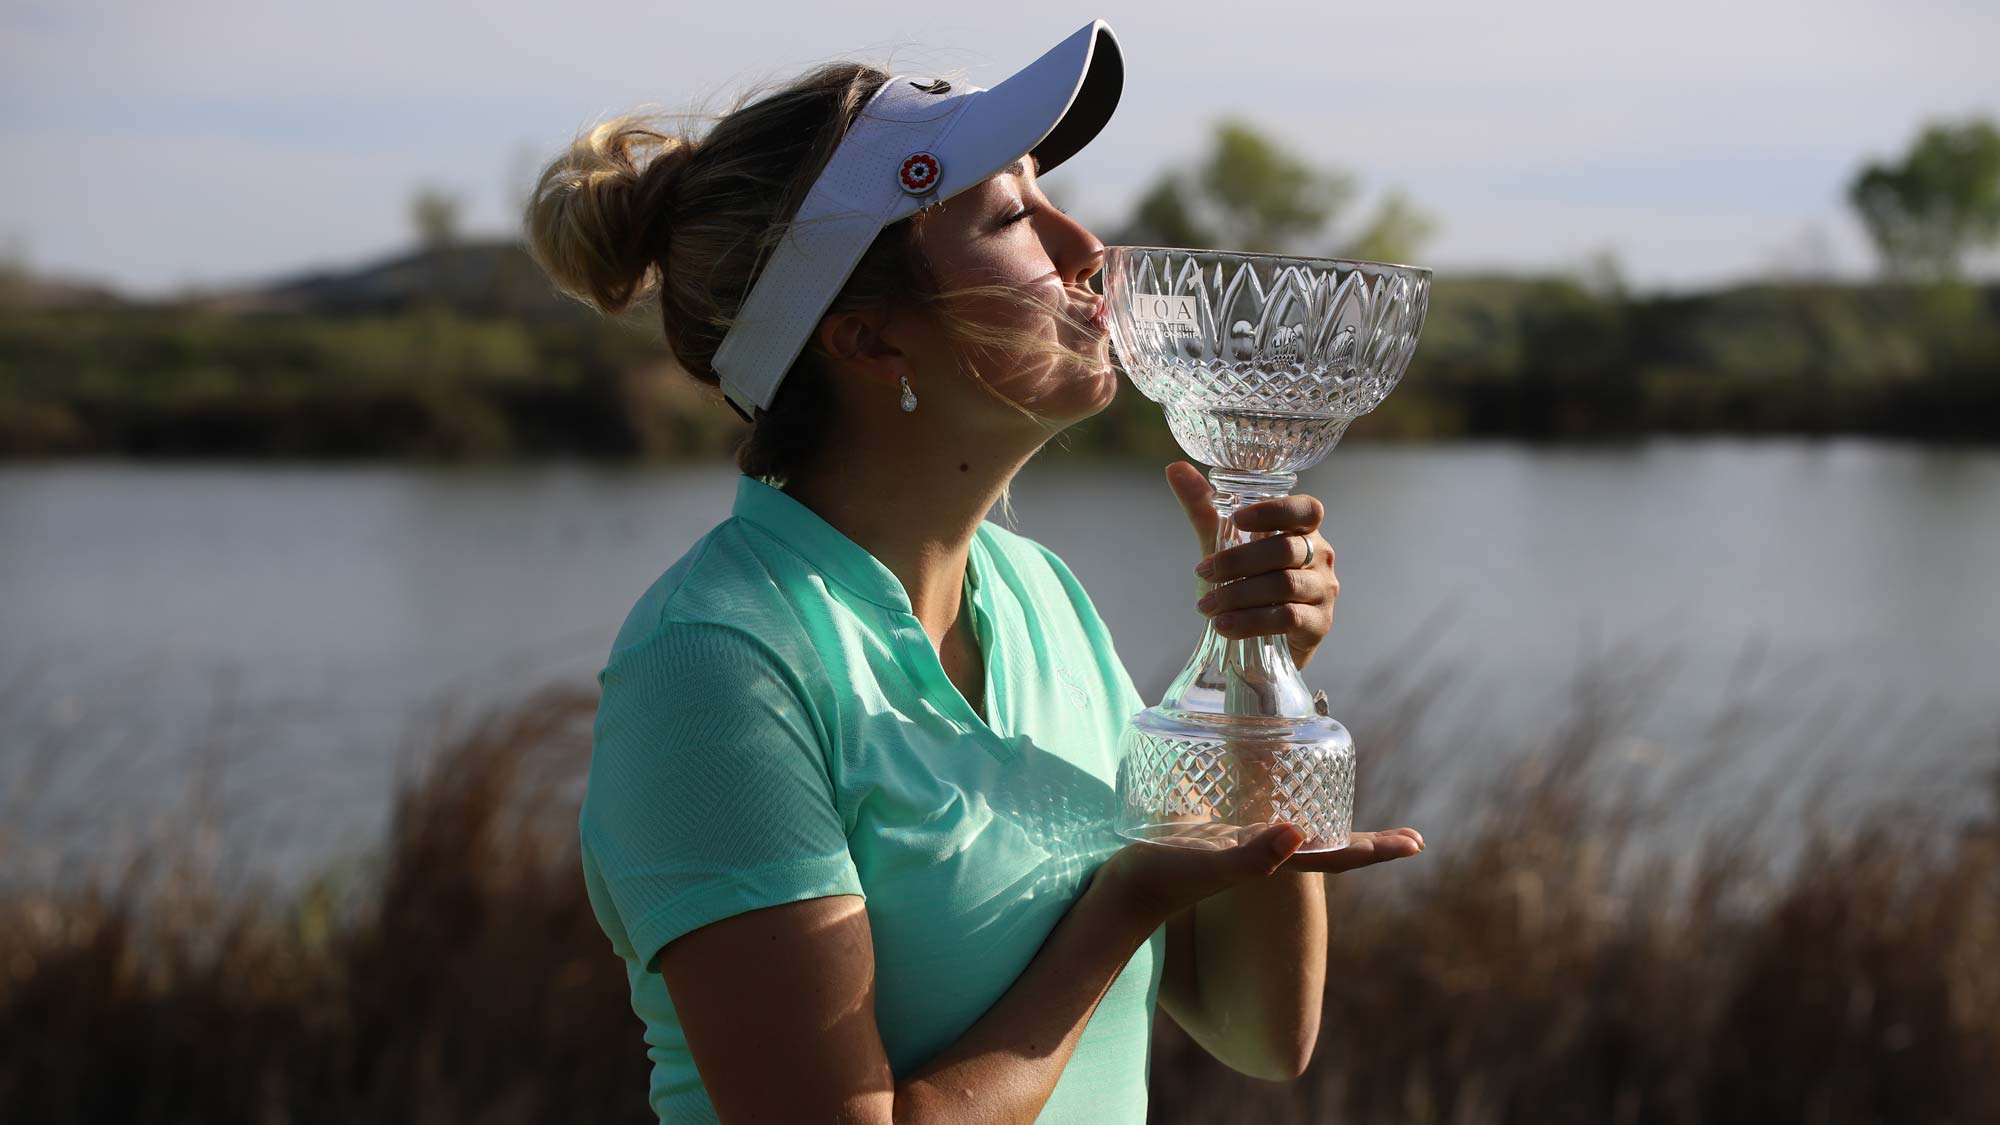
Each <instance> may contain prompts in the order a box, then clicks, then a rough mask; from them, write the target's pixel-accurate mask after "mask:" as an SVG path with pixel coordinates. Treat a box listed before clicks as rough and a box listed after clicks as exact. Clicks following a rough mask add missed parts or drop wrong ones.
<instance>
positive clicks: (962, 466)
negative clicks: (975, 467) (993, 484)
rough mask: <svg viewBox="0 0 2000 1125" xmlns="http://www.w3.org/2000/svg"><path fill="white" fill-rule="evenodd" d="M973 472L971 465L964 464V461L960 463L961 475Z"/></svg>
mask: <svg viewBox="0 0 2000 1125" xmlns="http://www.w3.org/2000/svg"><path fill="white" fill-rule="evenodd" d="M971 470H972V466H970V465H968V464H966V463H965V462H963V461H960V462H959V463H958V471H959V472H961V473H964V472H970V471H971Z"/></svg>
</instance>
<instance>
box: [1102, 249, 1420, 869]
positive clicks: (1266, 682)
mask: <svg viewBox="0 0 2000 1125" xmlns="http://www.w3.org/2000/svg"><path fill="white" fill-rule="evenodd" d="M1103 278H1104V295H1105V301H1106V304H1107V306H1108V309H1109V312H1110V328H1111V342H1112V344H1113V345H1114V346H1115V347H1116V348H1117V351H1118V358H1119V360H1120V362H1121V363H1122V365H1123V366H1124V369H1125V372H1126V375H1127V377H1128V378H1130V379H1131V380H1132V383H1133V385H1134V386H1136V387H1138V389H1139V391H1140V393H1142V394H1144V395H1145V396H1146V397H1147V398H1149V399H1152V400H1153V401H1154V402H1157V403H1159V404H1160V409H1161V410H1162V411H1164V412H1165V414H1166V416H1167V425H1168V427H1169V428H1170V429H1172V431H1173V434H1174V438H1175V440H1177V441H1178V442H1179V443H1180V445H1181V448H1182V449H1184V450H1186V451H1187V453H1188V455H1189V456H1190V457H1192V458H1194V459H1195V460H1196V461H1200V462H1202V463H1204V464H1207V465H1209V466H1210V469H1209V472H1208V479H1209V483H1210V484H1211V485H1213V486H1214V488H1215V496H1214V504H1215V510H1216V515H1217V516H1218V517H1219V519H1218V521H1217V532H1216V542H1215V543H1214V544H1213V545H1212V546H1211V553H1213V552H1214V551H1220V550H1222V549H1224V548H1227V547H1231V546H1234V545H1236V544H1239V543H1245V542H1249V541H1250V539H1252V538H1262V535H1256V536H1253V535H1251V534H1249V533H1246V532H1243V531H1240V530H1238V529H1237V527H1236V526H1235V521H1234V519H1233V518H1232V516H1233V514H1234V513H1235V511H1236V510H1237V509H1238V508H1240V507H1242V506H1244V505H1247V504H1251V503H1255V502H1257V501H1259V500H1265V499H1268V498H1270V497H1274V496H1284V495H1286V494H1287V493H1289V492H1290V491H1291V489H1292V486H1293V485H1294V484H1295V483H1296V482H1297V480H1298V474H1299V471H1300V470H1301V469H1305V468H1308V467H1310V466H1312V465H1314V464H1317V463H1318V462H1319V460H1320V458H1322V457H1324V456H1326V455H1327V453H1328V452H1329V451H1331V450H1332V449H1333V447H1334V444H1335V443H1337V442H1338V441H1339V440H1340V438H1341V435H1342V434H1343V433H1345V432H1346V430H1347V426H1348V423H1350V422H1352V421H1354V419H1356V418H1358V417H1360V416H1361V415H1363V414H1366V413H1368V412H1369V411H1370V410H1373V409H1375V407H1376V406H1378V405H1380V404H1381V402H1382V400H1383V399H1384V398H1386V397H1387V396H1388V394H1389V391H1390V390H1391V389H1393V388H1394V387H1395V385H1396V381H1397V380H1398V379H1399V378H1401V376H1402V374H1403V369H1404V368H1405V367H1407V366H1409V362H1410V356H1411V355H1412V353H1414V352H1415V351H1416V348H1417V336H1418V333H1419V332H1420V331H1421V330H1422V328H1423V323H1424V313H1425V310H1426V309H1427V308H1428V307H1429V303H1430V286H1431V271H1429V270H1427V269H1421V268H1417V267H1413V266H1398V265H1386V264H1383V263H1380V262H1359V261H1347V260H1343V259H1337V258H1297V257H1288V256H1285V255H1279V254H1249V253H1232V252H1229V251H1222V250H1194V249H1179V248H1171V247H1161V246H1112V247H1107V248H1106V249H1105V262H1104V274H1103ZM1272 534H1275V533H1272ZM1119 752H1120V762H1119V766H1118V785H1117V802H1118V805H1119V810H1118V813H1117V831H1118V834H1119V835H1120V836H1123V837H1125V838H1127V839H1131V840H1148V841H1152V842H1155V843H1160V844H1167V845H1173V846H1178V847H1190V848H1214V847H1227V846H1230V845H1233V844H1235V843H1238V842H1240V841H1241V840H1244V839H1247V838H1248V837H1249V836H1250V835H1252V834H1254V833H1255V832H1257V831H1260V830H1261V829H1262V828H1263V827H1265V826H1267V825H1269V824H1272V823H1275V822H1277V821H1280V820H1283V821H1289V822H1290V823H1292V824H1294V825H1296V826H1298V828H1299V830H1300V831H1301V832H1303V833H1304V834H1305V841H1304V843H1302V844H1301V845H1300V846H1299V850H1300V851H1302V852H1315V851H1335V850H1338V849H1340V848H1344V847H1346V846H1347V842H1348V832H1349V829H1350V827H1351V823H1352V820H1353V809H1354V740H1353V739H1352V738H1351V737H1350V736H1349V735H1348V733H1347V728H1346V727H1344V726H1342V725H1341V724H1340V723H1339V722H1337V721H1335V720H1334V719H1333V718H1332V717H1331V716H1330V715H1329V714H1327V708H1326V704H1325V695H1324V693H1319V694H1317V695H1316V694H1315V693H1313V692H1312V691H1311V690H1310V689H1308V688H1307V687H1306V684H1305V680H1304V679H1303V677H1301V676H1300V674H1299V670H1298V667H1297V665H1295V664H1294V663H1293V661H1292V653H1291V648H1290V646H1289V645H1287V644H1286V642H1285V638H1284V637H1283V636H1281V635H1276V634H1273V635H1266V636H1257V637H1248V638H1244V639H1241V640H1231V639H1228V638H1226V637H1223V636H1222V635H1221V634H1219V633H1217V632H1216V631H1215V626H1214V624H1213V623H1212V622H1211V623H1210V624H1209V625H1208V626H1207V627H1206V629H1205V631H1204V632H1203V634H1202V638H1201V643H1200V645H1199V646H1198V647H1196V649H1195V652H1194V656H1193V658H1192V659H1190V660H1189V661H1188V665H1187V667H1186V668H1185V669H1184V670H1183V671H1182V672H1181V673H1180V675H1179V676H1177V677H1176V678H1175V679H1174V681H1173V683H1172V684H1171V685H1170V686H1169V687H1168V688H1167V691H1166V695H1165V697H1164V698H1162V699H1161V700H1160V702H1159V704H1158V705H1157V706H1154V707H1148V708H1147V709H1146V710H1144V711H1141V712H1139V713H1138V714H1136V715H1133V716H1132V717H1131V719H1130V720H1129V721H1128V722H1127V723H1126V726H1125V730H1124V733H1123V735H1122V736H1121V745H1120V746H1119Z"/></svg>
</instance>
